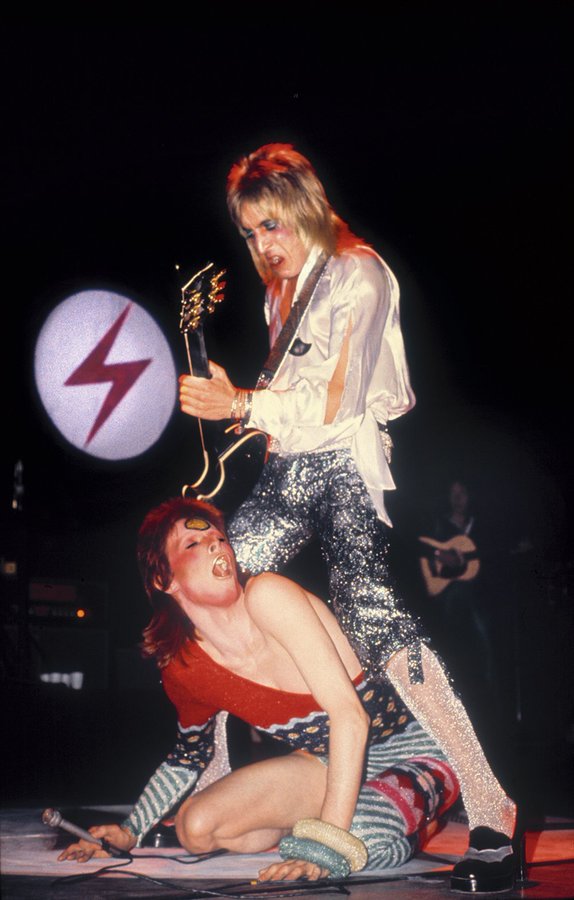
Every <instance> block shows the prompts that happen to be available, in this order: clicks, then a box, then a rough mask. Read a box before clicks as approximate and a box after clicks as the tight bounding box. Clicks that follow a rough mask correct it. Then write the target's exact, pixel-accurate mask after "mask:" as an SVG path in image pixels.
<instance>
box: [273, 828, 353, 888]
mask: <svg viewBox="0 0 574 900" xmlns="http://www.w3.org/2000/svg"><path fill="white" fill-rule="evenodd" d="M279 854H280V856H281V859H285V860H289V859H293V860H295V859H302V860H304V861H305V862H310V863H315V865H317V866H320V868H321V869H328V870H329V878H347V876H348V875H349V873H350V871H351V867H350V866H349V863H348V862H347V860H346V859H345V857H344V856H342V855H341V854H340V853H337V851H336V850H332V849H331V847H327V846H326V845H325V844H321V843H319V841H312V840H310V839H309V838H301V837H293V836H292V835H287V837H284V838H281V840H280V841H279Z"/></svg>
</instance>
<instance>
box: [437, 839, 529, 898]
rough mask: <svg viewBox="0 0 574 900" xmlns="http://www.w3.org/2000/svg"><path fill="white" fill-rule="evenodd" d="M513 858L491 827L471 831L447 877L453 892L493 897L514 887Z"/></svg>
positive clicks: (505, 842)
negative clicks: (460, 854)
mask: <svg viewBox="0 0 574 900" xmlns="http://www.w3.org/2000/svg"><path fill="white" fill-rule="evenodd" d="M515 871H516V856H515V854H514V850H513V848H512V841H511V839H510V838H509V837H508V835H506V834H502V832H500V831H493V830H492V828H485V827H484V826H480V827H479V828H473V829H472V831H471V832H470V840H469V845H468V850H467V851H466V853H465V854H464V856H463V858H462V859H461V860H460V862H458V863H457V864H456V866H455V867H454V869H453V870H452V873H451V876H450V886H451V890H453V891H461V892H462V893H465V894H495V893H501V892H502V891H511V890H512V888H513V887H514V874H515Z"/></svg>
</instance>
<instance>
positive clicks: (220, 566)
mask: <svg viewBox="0 0 574 900" xmlns="http://www.w3.org/2000/svg"><path fill="white" fill-rule="evenodd" d="M211 571H212V572H213V574H214V575H215V576H216V577H217V578H225V576H226V575H229V573H230V572H231V566H230V565H229V560H228V559H227V557H226V556H224V555H223V554H222V555H221V556H218V557H217V559H216V560H214V562H213V566H212V567H211Z"/></svg>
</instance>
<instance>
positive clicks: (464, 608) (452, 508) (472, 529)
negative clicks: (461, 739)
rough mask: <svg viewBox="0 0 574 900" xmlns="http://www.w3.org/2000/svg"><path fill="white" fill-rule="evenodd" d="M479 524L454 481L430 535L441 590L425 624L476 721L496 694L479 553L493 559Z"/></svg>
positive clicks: (465, 490)
mask: <svg viewBox="0 0 574 900" xmlns="http://www.w3.org/2000/svg"><path fill="white" fill-rule="evenodd" d="M480 521H481V520H480V518H479V517H477V515H476V512H475V510H474V509H473V506H472V495H471V492H470V489H469V486H468V484H467V483H466V482H465V481H463V480H461V479H458V478H454V479H453V480H452V481H451V482H450V484H449V485H448V489H447V508H446V509H445V511H444V512H443V513H442V514H441V515H440V516H438V518H437V519H436V521H435V525H434V528H433V529H432V532H431V537H432V538H434V539H435V541H436V543H437V544H438V545H439V546H438V549H437V550H436V551H434V552H435V553H436V554H437V557H436V558H435V559H436V560H440V561H441V562H440V563H439V564H438V565H436V566H435V569H434V571H435V572H438V571H440V573H441V575H442V576H443V579H440V583H441V584H444V587H441V589H440V590H439V591H438V592H436V589H435V591H429V596H428V622H429V627H430V629H431V632H432V634H433V642H434V644H435V646H436V647H437V648H438V649H439V650H440V652H441V654H442V655H443V657H444V658H445V660H446V661H447V663H448V665H449V668H451V670H452V672H453V674H454V676H455V680H456V684H457V686H458V687H459V688H460V689H461V691H462V693H463V696H464V697H465V701H466V703H467V704H468V706H469V707H470V708H471V710H472V712H473V714H474V717H475V718H478V717H479V715H480V709H481V706H482V704H483V703H484V701H485V700H488V701H489V702H488V713H489V714H491V713H492V710H493V705H492V704H493V703H496V698H497V693H498V692H497V690H496V680H495V672H494V658H493V648H492V639H491V636H490V631H489V616H488V613H489V607H488V596H489V592H488V590H487V588H486V583H485V576H484V559H483V554H484V555H486V556H487V558H492V554H491V553H489V552H488V549H487V540H488V539H487V536H486V535H485V533H484V528H483V527H481V524H480ZM461 538H466V539H469V540H467V541H463V540H461ZM467 545H468V547H469V548H470V552H469V553H468V554H465V553H464V552H463V551H462V550H461V549H459V547H462V546H467ZM473 548H474V550H473ZM434 563H435V560H433V559H432V558H431V559H429V560H428V562H427V565H426V566H425V564H424V562H422V561H421V566H422V567H423V575H424V574H425V572H428V571H431V572H432V571H433V565H434ZM426 583H427V585H428V582H426ZM433 594H434V595H433ZM485 688H486V690H485Z"/></svg>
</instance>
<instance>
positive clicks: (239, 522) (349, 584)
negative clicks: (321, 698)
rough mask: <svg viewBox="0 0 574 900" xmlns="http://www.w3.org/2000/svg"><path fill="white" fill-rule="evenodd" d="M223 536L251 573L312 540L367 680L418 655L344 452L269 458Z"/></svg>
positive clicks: (378, 528) (384, 537)
mask: <svg viewBox="0 0 574 900" xmlns="http://www.w3.org/2000/svg"><path fill="white" fill-rule="evenodd" d="M228 531H229V537H230V540H231V543H232V546H233V548H234V550H235V553H236V556H237V561H238V563H239V566H240V567H241V568H242V569H243V570H245V571H249V572H251V573H252V574H258V573H259V572H265V571H274V572H277V571H280V570H281V569H282V568H283V567H284V566H285V565H286V564H287V563H288V562H289V561H290V560H291V559H292V558H293V557H294V556H295V555H296V554H297V553H298V552H299V551H300V550H301V549H302V548H303V547H304V546H305V545H307V544H308V543H309V542H310V541H312V540H314V539H318V540H319V542H320V545H321V551H322V555H323V559H324V560H325V563H326V567H327V573H328V578H329V598H328V599H329V601H330V603H331V605H332V607H333V611H334V612H335V615H336V616H337V619H338V621H339V624H340V625H341V628H342V630H343V631H344V632H345V634H346V635H347V637H348V638H349V640H350V641H351V643H352V645H353V647H354V649H355V652H356V653H357V655H358V656H359V658H360V660H361V663H362V664H363V666H364V667H365V669H366V670H367V671H368V672H369V674H370V675H371V676H374V677H381V675H382V673H383V670H384V667H385V665H386V663H387V662H388V660H389V658H390V657H391V656H392V655H393V653H395V652H396V651H397V650H400V649H402V648H403V647H409V648H411V647H412V648H417V650H419V648H420V639H421V631H420V626H419V623H418V622H417V621H416V620H415V619H414V618H413V617H412V616H411V615H409V613H408V612H407V610H406V609H405V607H404V605H403V601H402V599H401V597H400V595H399V591H398V589H397V586H396V584H395V581H394V579H393V577H392V575H391V572H390V570H389V529H388V527H387V526H386V525H385V524H384V522H382V521H381V520H380V519H379V518H378V516H377V514H376V512H375V509H374V507H373V504H372V502H371V499H370V497H369V495H368V492H367V489H366V487H365V485H364V482H363V480H362V478H361V477H360V475H359V473H358V472H357V468H356V466H355V463H354V461H353V459H352V457H351V453H350V451H349V450H347V449H341V450H328V451H324V452H314V453H298V454H293V455H289V456H280V455H277V454H273V455H271V456H270V458H269V460H268V462H267V464H266V465H265V468H264V470H263V474H262V476H261V478H260V479H259V481H258V483H257V485H256V486H255V488H254V490H253V492H252V493H251V495H250V496H249V497H248V499H247V500H246V501H245V502H244V503H243V504H242V505H241V506H240V507H239V509H238V510H237V512H236V513H235V515H234V516H233V517H232V518H231V520H230V521H229V523H228ZM423 640H424V638H423ZM419 652H420V651H419Z"/></svg>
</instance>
